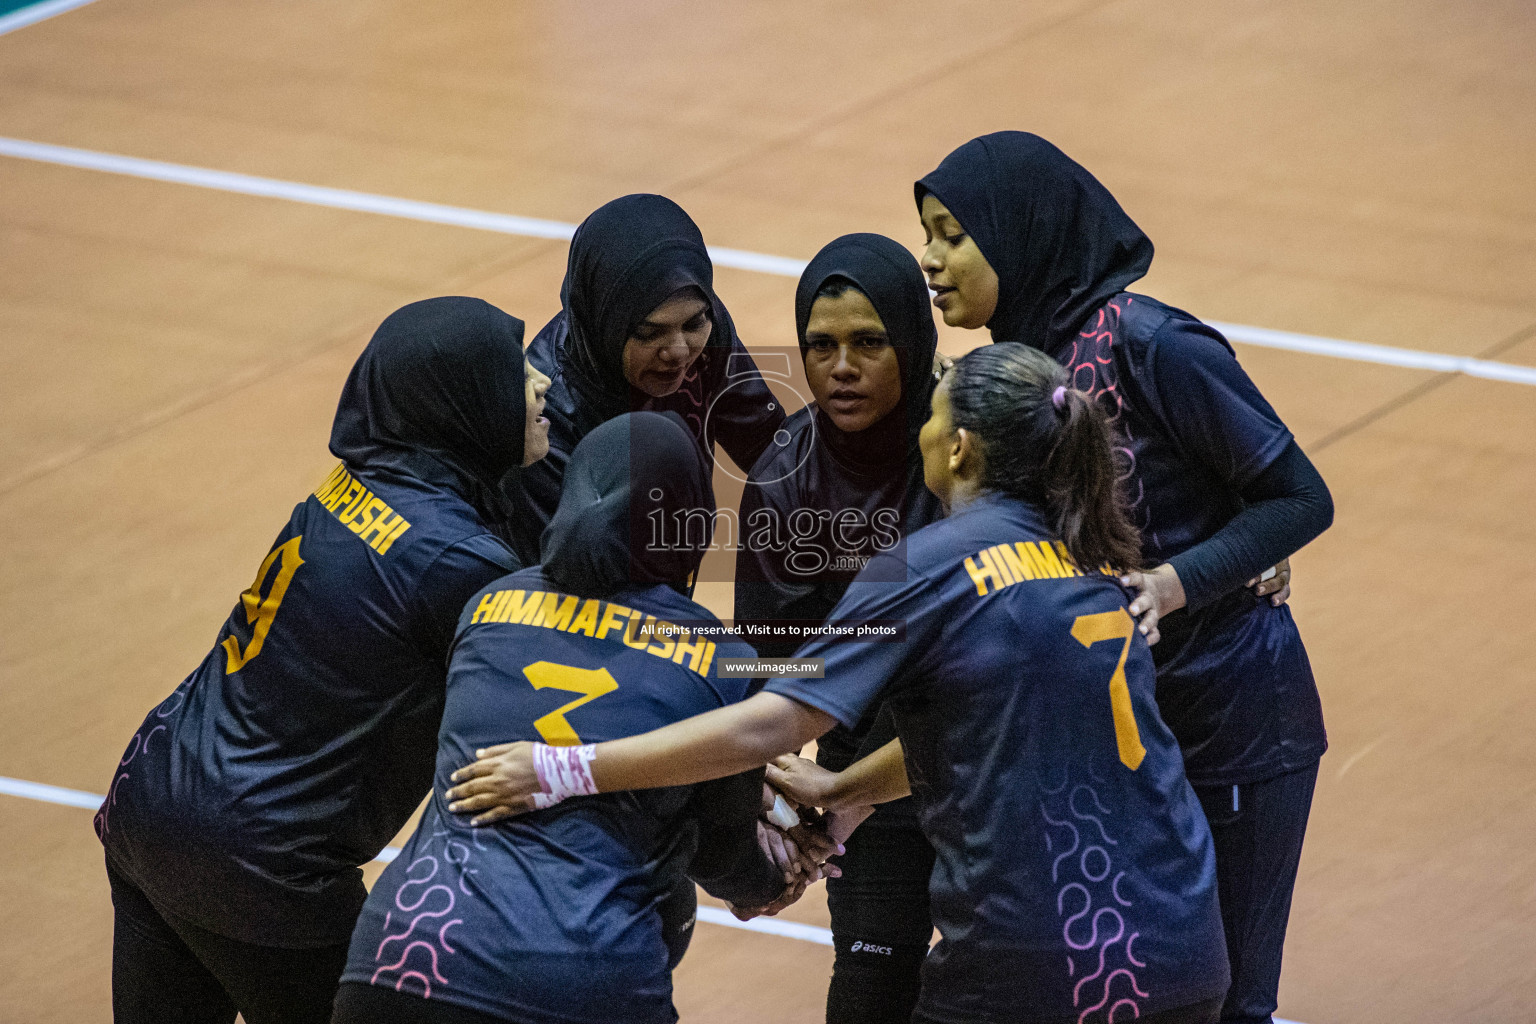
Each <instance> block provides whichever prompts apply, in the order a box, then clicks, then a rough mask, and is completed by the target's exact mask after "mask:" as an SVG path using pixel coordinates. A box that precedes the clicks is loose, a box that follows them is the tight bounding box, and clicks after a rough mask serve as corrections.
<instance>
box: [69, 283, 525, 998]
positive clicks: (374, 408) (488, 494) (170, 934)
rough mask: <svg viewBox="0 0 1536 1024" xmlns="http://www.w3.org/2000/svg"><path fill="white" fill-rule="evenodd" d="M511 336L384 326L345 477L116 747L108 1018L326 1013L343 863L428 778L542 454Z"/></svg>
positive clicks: (343, 901) (353, 885)
mask: <svg viewBox="0 0 1536 1024" xmlns="http://www.w3.org/2000/svg"><path fill="white" fill-rule="evenodd" d="M522 340H523V324H522V321H520V320H517V319H514V318H513V317H511V316H508V315H507V314H506V313H503V312H502V311H501V310H499V309H496V308H495V307H494V306H491V305H488V304H487V303H485V302H482V301H481V300H479V299H470V298H437V299H429V300H427V301H425V302H416V303H412V304H411V305H408V306H405V307H404V308H402V309H400V310H398V311H396V312H395V313H392V314H391V315H390V316H389V317H388V318H387V319H386V320H385V321H384V322H383V324H381V325H380V326H379V329H378V331H377V332H376V333H375V334H374V336H373V339H372V340H371V341H370V342H369V343H368V346H367V348H366V349H364V351H363V353H362V355H361V356H360V357H359V358H358V360H357V363H356V364H355V365H354V366H353V368H352V372H351V375H350V376H349V377H348V379H347V383H346V386H345V388H344V389H343V390H342V395H341V402H340V405H339V406H338V408H337V411H336V420H335V425H334V426H333V427H332V430H331V451H332V452H333V453H334V454H335V455H336V456H337V457H338V458H339V459H340V460H341V462H340V463H339V464H338V465H337V466H336V468H335V470H334V471H333V472H332V473H331V474H330V475H329V476H328V477H327V478H326V480H325V482H324V483H322V484H321V485H320V487H319V488H318V489H317V490H316V491H315V493H314V494H312V495H310V496H309V497H307V498H306V499H305V500H303V501H301V502H300V503H299V504H298V505H297V506H295V507H294V510H293V514H292V516H291V517H290V519H289V521H288V525H287V526H286V527H284V529H283V530H282V532H281V533H279V534H278V537H277V540H276V542H275V543H274V544H273V546H272V549H271V551H270V553H269V554H268V555H267V556H266V558H265V559H264V560H263V561H262V563H261V567H260V568H259V569H258V570H257V572H256V578H255V581H254V582H253V583H252V584H251V586H250V588H249V589H247V590H246V591H245V592H244V593H243V594H241V595H240V600H239V601H238V603H237V604H236V605H235V608H234V611H233V612H231V613H230V616H229V619H228V621H227V622H225V624H224V627H223V629H221V630H220V632H219V637H218V640H217V641H216V642H215V644H214V645H213V649H212V650H211V651H210V652H209V653H208V656H207V657H206V658H204V659H203V662H202V664H201V665H200V666H198V668H197V669H196V670H195V671H194V672H193V673H192V674H191V675H190V676H188V677H187V678H186V680H185V681H183V682H182V684H181V685H180V686H178V687H177V688H176V690H175V692H173V693H172V694H171V695H170V696H169V697H167V698H166V699H165V701H164V702H162V703H161V704H160V705H159V706H158V707H157V708H155V709H154V710H152V711H151V712H150V713H149V715H148V716H147V717H146V718H145V719H144V724H143V725H142V726H141V727H140V728H139V731H138V732H137V733H135V734H134V736H133V739H132V741H131V742H130V743H129V745H128V749H127V751H126V752H125V753H124V755H123V758H122V764H121V766H120V767H119V768H118V769H117V772H116V775H115V778H114V779H113V782H112V786H111V788H110V790H109V792H108V796H107V798H106V801H105V802H104V803H103V804H102V806H101V810H100V812H99V813H98V814H97V816H96V830H97V834H98V835H99V836H100V837H101V842H102V845H103V846H104V847H105V848H106V858H107V874H108V877H109V878H110V880H111V885H112V902H113V906H114V908H115V911H116V926H115V930H114V936H113V962H112V1003H113V1014H114V1017H115V1019H116V1020H117V1021H118V1022H119V1024H136V1022H146V1024H148V1022H164V1021H186V1022H194V1024H214V1022H224V1024H227V1022H230V1021H233V1020H234V1018H235V1013H236V1011H239V1012H240V1013H241V1014H243V1015H244V1018H245V1020H246V1021H247V1022H248V1024H289V1022H292V1024H303V1022H321V1021H327V1020H329V1019H330V1013H331V1002H332V998H333V996H334V994H335V990H336V984H337V979H338V977H339V976H340V974H341V969H342V966H343V964H344V963H345V958H346V950H347V940H348V938H349V936H350V935H351V933H352V926H353V923H354V922H355V920H356V918H357V914H358V910H359V909H360V908H361V906H362V904H363V898H364V895H365V893H364V890H363V882H362V872H361V871H360V870H359V869H358V865H360V864H364V863H366V862H367V861H369V860H371V859H373V857H374V856H375V855H377V854H378V852H379V851H380V850H381V849H382V848H383V847H384V844H385V843H387V842H388V841H389V839H390V838H391V837H392V836H393V835H394V834H395V833H396V832H397V831H399V829H400V828H401V827H402V826H403V825H404V824H405V821H406V819H407V818H408V817H409V815H410V814H411V812H412V811H413V810H414V809H415V807H416V805H417V803H418V802H419V801H420V800H421V798H422V796H423V794H425V793H426V791H427V788H428V786H429V785H430V784H431V780H432V763H433V754H434V752H435V750H436V742H435V737H436V735H437V727H438V720H439V716H440V714H441V710H442V703H443V683H444V678H445V674H446V669H445V663H446V657H447V653H448V647H449V643H450V641H451V640H452V638H453V630H454V623H455V620H456V618H457V616H458V611H459V609H460V608H462V607H463V605H464V602H465V600H467V599H468V598H469V597H470V595H472V594H474V593H475V592H476V591H478V590H479V589H480V588H481V587H483V586H484V585H485V584H486V583H488V582H489V581H491V580H494V579H496V578H497V577H499V576H502V575H504V574H505V573H506V572H508V571H509V570H511V569H514V568H516V567H517V563H516V562H515V560H514V558H513V556H512V553H511V552H510V551H509V550H508V549H507V548H506V546H505V545H504V544H503V543H502V542H501V541H500V540H498V539H496V538H495V537H494V536H493V535H492V534H491V533H490V527H489V525H488V524H489V523H491V522H496V521H500V520H502V519H503V518H505V516H506V515H507V510H508V505H509V499H510V497H512V496H513V495H514V493H515V488H516V481H517V476H518V472H519V470H520V468H521V467H523V466H525V465H527V464H529V463H531V462H533V461H535V460H537V459H538V458H540V457H541V456H542V455H543V454H544V451H545V447H546V444H547V440H546V434H547V430H548V423H547V421H546V420H545V419H544V418H543V416H542V415H541V407H542V406H543V404H544V402H543V396H544V390H545V388H546V387H547V385H548V383H549V381H548V379H547V378H546V377H544V376H543V375H542V374H541V373H539V372H538V371H537V370H536V369H534V368H532V367H531V366H527V365H526V364H525V363H524V361H523V355H522Z"/></svg>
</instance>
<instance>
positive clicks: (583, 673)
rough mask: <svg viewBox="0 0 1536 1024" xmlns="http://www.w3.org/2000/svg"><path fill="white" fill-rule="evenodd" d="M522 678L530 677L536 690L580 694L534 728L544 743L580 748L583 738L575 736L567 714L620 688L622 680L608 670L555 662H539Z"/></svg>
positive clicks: (534, 724)
mask: <svg viewBox="0 0 1536 1024" xmlns="http://www.w3.org/2000/svg"><path fill="white" fill-rule="evenodd" d="M523 675H525V676H527V677H528V681H529V682H530V683H532V684H533V686H534V689H536V690H543V689H546V688H549V689H555V690H569V691H571V692H572V693H579V694H581V696H580V697H577V698H576V699H575V700H573V701H571V702H570V703H569V704H562V705H561V706H560V707H558V708H555V710H553V711H551V712H550V713H549V714H547V715H544V716H543V717H542V718H537V719H534V722H533V727H534V728H535V729H537V730H539V735H540V736H543V737H544V742H545V743H548V744H549V745H550V746H552V747H576V746H580V745H581V737H580V736H578V735H576V730H575V729H572V728H571V723H570V722H567V721H566V720H565V713H566V712H567V711H574V710H576V709H577V708H579V707H581V706H582V705H583V704H585V703H587V701H589V700H596V699H597V698H599V697H601V696H602V695H603V694H605V693H612V692H613V691H614V690H617V689H618V688H619V681H618V680H617V679H615V678H613V676H612V674H610V673H609V671H608V670H607V669H605V668H577V667H576V666H575V665H559V664H556V663H555V662H553V661H536V662H534V663H533V664H532V665H529V666H528V667H527V668H525V669H523Z"/></svg>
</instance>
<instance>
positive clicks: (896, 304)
mask: <svg viewBox="0 0 1536 1024" xmlns="http://www.w3.org/2000/svg"><path fill="white" fill-rule="evenodd" d="M795 323H796V328H797V330H798V333H799V338H800V353H801V357H802V358H803V360H804V363H805V374H806V380H807V382H808V383H809V385H810V390H811V394H812V396H813V398H814V399H815V402H814V404H813V405H810V406H807V407H806V408H805V409H802V410H800V411H799V412H797V413H795V414H794V415H792V416H790V417H789V420H788V422H786V423H785V430H786V432H787V435H788V438H787V440H786V441H785V442H784V443H783V444H776V445H773V446H770V447H769V449H768V451H767V453H765V454H764V455H763V457H762V458H761V459H759V460H758V462H757V465H756V466H754V467H753V469H752V473H751V475H750V477H749V478H748V484H747V489H746V492H745V494H744V496H743V498H742V504H741V527H742V535H743V537H744V538H746V541H747V542H746V544H745V546H744V548H743V550H742V551H741V552H740V553H739V554H738V555H737V559H736V621H737V624H738V626H741V627H743V628H744V629H746V630H747V631H748V635H749V636H751V637H752V638H753V644H754V646H755V647H756V648H757V650H758V653H759V654H760V655H763V656H764V657H786V656H788V655H790V654H792V653H794V650H795V648H796V647H798V646H799V643H800V642H799V641H798V640H796V639H794V638H793V635H791V634H788V633H787V630H786V627H790V626H806V625H816V624H820V623H821V622H823V621H824V620H825V619H826V618H827V616H828V614H829V613H830V612H831V611H832V608H833V606H834V605H836V604H837V602H838V599H839V598H841V597H842V596H843V592H844V591H846V590H847V589H848V585H849V583H851V582H852V581H853V579H854V577H855V576H856V575H858V572H859V570H860V569H861V568H863V566H864V564H865V563H866V562H868V561H869V560H870V559H871V558H872V557H873V556H875V555H876V554H880V553H882V552H885V553H890V554H892V555H894V557H893V558H890V559H888V560H885V561H882V562H881V563H880V565H881V566H883V567H885V568H887V569H890V570H898V571H896V572H894V573H893V574H892V575H890V578H888V579H887V580H886V581H885V582H886V583H888V584H889V585H892V586H896V585H900V584H902V583H905V582H906V573H905V571H904V570H902V566H901V551H902V546H903V542H902V538H903V537H904V536H906V535H907V534H909V533H911V532H912V531H914V530H917V529H920V528H922V527H924V526H927V525H928V524H929V523H931V522H934V521H935V520H936V519H938V518H939V517H940V515H941V514H942V513H941V510H940V508H939V502H938V499H937V498H935V497H934V495H933V493H932V492H931V491H929V490H928V488H927V487H925V486H923V461H922V454H921V452H920V451H919V449H918V444H917V437H918V431H919V429H920V428H921V427H922V425H923V422H924V421H925V420H926V419H927V415H928V401H929V396H930V395H931V394H932V392H933V385H934V376H933V371H932V366H933V356H934V351H935V349H936V347H937V345H938V334H937V332H936V331H935V330H934V326H933V313H932V311H931V310H930V308H929V305H928V289H927V286H926V284H925V283H924V280H923V273H922V271H921V270H920V269H918V266H917V262H916V261H915V260H914V259H913V258H912V255H911V253H909V252H907V250H906V249H905V248H903V247H902V246H901V245H900V244H899V243H897V242H895V241H892V240H891V239H889V238H885V237H883V236H881V235H871V234H855V235H844V236H843V237H841V238H838V239H836V240H834V241H832V242H830V243H828V244H827V245H826V246H825V247H823V248H822V250H821V251H820V252H819V253H817V254H816V257H815V258H814V259H812V260H811V262H810V265H809V266H807V267H806V269H805V272H804V273H803V274H802V275H801V276H800V284H799V287H798V289H797V290H796V293H795ZM864 579H865V581H866V582H871V578H870V577H869V576H868V575H867V574H866V576H865V577H864ZM877 720H878V722H879V723H880V728H876V727H875V726H876V722H877ZM892 736H894V730H893V729H892V727H891V725H890V718H889V716H884V717H880V718H878V719H877V716H876V714H875V713H874V712H871V713H870V714H869V715H866V716H865V718H864V720H862V721H860V722H859V723H857V724H856V725H855V726H854V727H853V728H851V729H850V728H844V727H843V726H841V725H839V726H837V727H835V728H833V729H832V731H831V732H829V733H827V734H826V735H825V736H823V737H822V738H821V740H820V741H819V742H818V744H817V751H816V759H817V763H818V764H821V765H823V766H825V767H826V768H828V769H830V770H831V771H841V770H843V769H844V768H847V767H848V765H850V764H851V763H853V761H854V759H855V758H856V757H857V756H858V754H859V751H860V749H861V748H863V749H865V750H866V752H867V751H871V750H874V749H877V748H879V747H881V746H883V745H884V744H885V743H886V742H887V741H888V740H890V739H891V738H892ZM846 845H847V853H846V854H845V855H844V856H842V857H839V858H838V860H837V864H838V867H840V868H841V871H842V874H841V877H838V878H831V879H828V881H827V906H828V909H829V910H830V911H831V915H832V938H833V946H834V948H835V950H836V958H835V960H834V962H833V969H832V982H831V985H830V986H829V988H828V990H827V1021H828V1024H865V1022H867V1024H885V1022H888V1021H897V1020H902V1021H904V1020H906V1019H908V1018H909V1017H910V1016H911V1015H912V1007H913V1005H914V1004H915V1003H916V1001H917V992H918V982H919V978H918V972H919V970H920V968H921V967H922V964H923V958H924V957H925V956H926V955H927V953H928V943H929V941H930V939H931V938H932V935H933V922H932V919H931V918H930V916H929V913H928V876H929V874H930V872H931V871H932V869H933V848H932V847H931V846H930V845H929V844H928V841H927V839H925V838H924V836H923V834H922V830H921V828H920V827H919V826H918V821H917V808H916V806H915V805H914V803H913V801H912V800H911V799H903V800H896V801H893V802H890V803H885V804H882V805H880V807H879V808H878V809H877V810H876V811H875V812H874V815H873V817H871V818H869V820H867V821H865V822H864V823H863V824H862V825H861V826H860V827H859V829H858V831H857V832H855V833H854V834H853V835H852V837H851V838H849V839H848V841H847V844H846Z"/></svg>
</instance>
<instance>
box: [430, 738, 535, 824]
mask: <svg viewBox="0 0 1536 1024" xmlns="http://www.w3.org/2000/svg"><path fill="white" fill-rule="evenodd" d="M475 757H476V758H478V760H476V761H475V762H474V763H472V764H467V765H465V766H464V767H463V768H460V769H459V770H458V771H456V772H454V773H453V774H452V775H451V776H449V778H450V779H451V780H452V781H453V782H454V783H456V785H455V786H454V787H453V788H452V789H450V790H449V791H448V792H447V793H446V794H445V795H446V796H447V798H448V800H449V804H448V809H449V810H450V811H452V812H454V813H455V814H474V815H476V816H475V817H474V818H473V819H472V820H471V821H470V824H471V825H493V824H495V823H496V822H498V821H502V820H504V819H506V818H510V817H512V816H513V815H515V814H522V813H523V812H524V811H531V810H533V807H534V804H533V795H534V794H535V793H538V792H540V788H539V777H538V774H537V773H536V772H535V771H534V769H533V744H532V743H528V742H527V741H522V740H520V741H518V742H517V743H502V744H498V745H497V746H494V747H486V748H484V749H482V750H477V751H475Z"/></svg>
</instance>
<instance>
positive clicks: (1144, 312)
mask: <svg viewBox="0 0 1536 1024" xmlns="http://www.w3.org/2000/svg"><path fill="white" fill-rule="evenodd" d="M1117 303H1118V304H1119V306H1120V322H1121V324H1122V326H1123V330H1122V337H1123V338H1124V340H1125V342H1126V343H1127V344H1128V345H1130V346H1132V347H1133V348H1135V349H1140V350H1142V353H1143V354H1144V355H1145V356H1146V357H1147V358H1154V357H1155V358H1156V359H1158V360H1159V361H1160V362H1161V361H1165V360H1195V361H1198V360H1202V359H1208V358H1210V357H1211V356H1213V355H1217V354H1221V353H1224V354H1225V355H1229V356H1230V355H1232V354H1233V352H1232V345H1231V343H1230V342H1228V341H1227V338H1226V336H1225V335H1224V334H1222V333H1221V331H1220V330H1218V329H1217V328H1216V327H1215V326H1213V325H1211V324H1208V323H1206V322H1205V321H1204V320H1201V319H1200V318H1199V317H1197V316H1195V315H1194V314H1193V313H1187V312H1185V311H1184V310H1182V309H1180V308H1179V307H1177V306H1171V305H1169V304H1168V303H1166V302H1160V301H1158V300H1157V299H1154V298H1152V297H1150V296H1147V295H1138V294H1135V293H1133V292H1126V293H1124V294H1123V295H1121V296H1120V297H1119V299H1117Z"/></svg>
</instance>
